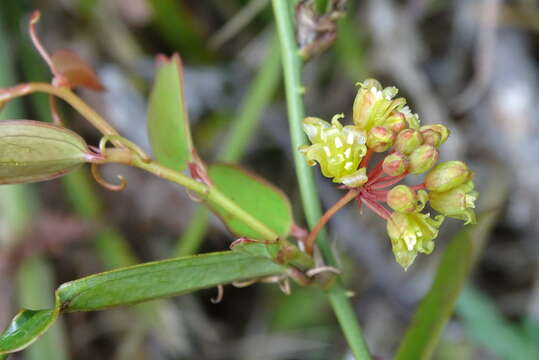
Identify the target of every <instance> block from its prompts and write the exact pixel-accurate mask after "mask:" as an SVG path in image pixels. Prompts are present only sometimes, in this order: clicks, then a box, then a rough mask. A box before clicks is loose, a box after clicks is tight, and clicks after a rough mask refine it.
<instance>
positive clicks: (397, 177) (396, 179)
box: [371, 174, 406, 190]
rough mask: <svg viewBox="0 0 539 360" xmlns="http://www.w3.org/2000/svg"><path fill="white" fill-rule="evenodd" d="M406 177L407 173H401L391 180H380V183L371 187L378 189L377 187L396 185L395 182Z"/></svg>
mask: <svg viewBox="0 0 539 360" xmlns="http://www.w3.org/2000/svg"><path fill="white" fill-rule="evenodd" d="M405 177H406V174H404V175H400V176H395V177H394V178H393V179H391V180H389V181H385V182H379V183H376V184H373V185H371V189H373V190H376V189H383V188H386V187H388V186H391V185H394V184H396V183H398V182H399V181H401V180H402V179H404V178H405Z"/></svg>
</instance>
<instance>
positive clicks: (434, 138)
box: [419, 124, 449, 147]
mask: <svg viewBox="0 0 539 360" xmlns="http://www.w3.org/2000/svg"><path fill="white" fill-rule="evenodd" d="M419 131H420V132H421V135H423V141H424V143H425V144H429V145H432V146H434V147H439V146H440V145H442V144H443V143H444V142H445V141H446V140H447V138H448V137H449V129H448V128H447V127H446V126H444V125H442V124H434V125H425V126H421V127H420V128H419Z"/></svg>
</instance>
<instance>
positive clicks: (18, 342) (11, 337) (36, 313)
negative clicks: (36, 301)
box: [0, 310, 58, 354]
mask: <svg viewBox="0 0 539 360" xmlns="http://www.w3.org/2000/svg"><path fill="white" fill-rule="evenodd" d="M57 317H58V311H56V310H23V311H21V312H20V313H18V314H17V316H15V318H14V319H13V321H12V322H11V325H10V326H9V327H8V328H7V330H6V331H4V333H3V334H2V335H1V337H0V354H5V353H12V352H16V351H20V350H22V349H24V348H26V347H27V346H28V345H30V344H32V343H33V342H34V341H36V340H37V339H38V337H39V336H40V335H42V334H43V333H44V332H45V331H47V330H48V329H49V327H50V326H51V325H52V324H53V323H54V321H55V320H56V318H57Z"/></svg>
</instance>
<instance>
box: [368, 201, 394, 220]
mask: <svg viewBox="0 0 539 360" xmlns="http://www.w3.org/2000/svg"><path fill="white" fill-rule="evenodd" d="M361 201H362V202H363V203H364V204H365V205H367V206H368V207H369V209H371V210H372V211H374V212H375V213H376V215H378V216H380V217H382V218H383V219H385V220H388V219H389V218H390V217H391V213H390V212H389V210H387V209H386V208H385V207H383V206H382V205H380V204H379V203H377V202H376V201H373V200H370V199H368V198H366V197H361Z"/></svg>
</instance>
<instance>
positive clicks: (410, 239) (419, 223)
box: [387, 212, 444, 270]
mask: <svg viewBox="0 0 539 360" xmlns="http://www.w3.org/2000/svg"><path fill="white" fill-rule="evenodd" d="M443 220H444V217H443V216H441V215H438V216H436V217H435V218H434V219H432V218H431V217H430V216H429V215H428V214H421V213H416V212H413V213H401V212H394V213H393V214H392V215H391V217H390V218H389V219H388V221H387V233H388V235H389V238H390V239H391V245H392V249H393V254H394V255H395V259H396V260H397V262H398V263H399V264H400V265H401V266H402V267H403V268H404V270H406V269H407V268H408V267H409V266H410V265H411V264H412V263H413V262H414V260H415V258H416V256H417V253H418V252H421V253H425V254H430V253H431V252H432V250H433V249H434V241H433V240H434V239H435V238H436V237H437V236H438V228H439V227H440V225H442V222H443Z"/></svg>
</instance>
